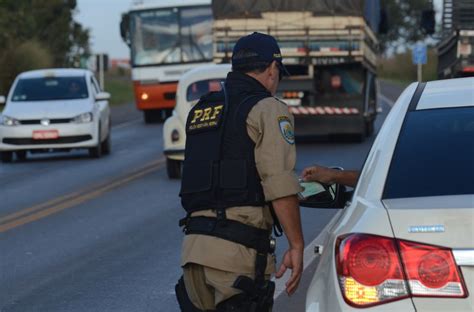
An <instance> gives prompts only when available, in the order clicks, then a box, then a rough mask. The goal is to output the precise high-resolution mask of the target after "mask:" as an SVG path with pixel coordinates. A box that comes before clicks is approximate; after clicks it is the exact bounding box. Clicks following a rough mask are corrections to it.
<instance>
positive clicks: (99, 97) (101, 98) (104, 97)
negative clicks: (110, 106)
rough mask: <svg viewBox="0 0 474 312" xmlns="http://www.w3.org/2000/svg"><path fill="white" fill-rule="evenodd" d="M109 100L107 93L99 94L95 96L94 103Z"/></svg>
mask: <svg viewBox="0 0 474 312" xmlns="http://www.w3.org/2000/svg"><path fill="white" fill-rule="evenodd" d="M108 99H110V93H108V92H99V93H97V94H96V95H95V100H96V101H106V100H108Z"/></svg>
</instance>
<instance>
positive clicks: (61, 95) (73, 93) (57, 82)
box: [12, 77, 89, 102]
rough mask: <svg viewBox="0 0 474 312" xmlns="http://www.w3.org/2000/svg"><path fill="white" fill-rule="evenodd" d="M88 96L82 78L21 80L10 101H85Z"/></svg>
mask: <svg viewBox="0 0 474 312" xmlns="http://www.w3.org/2000/svg"><path fill="white" fill-rule="evenodd" d="M88 96H89V93H88V91H87V86H86V81H85V79H84V77H45V78H23V79H20V80H19V81H18V83H17V85H16V87H15V90H14V91H13V95H12V101H13V102H25V101H46V100H68V99H85V98H87V97H88Z"/></svg>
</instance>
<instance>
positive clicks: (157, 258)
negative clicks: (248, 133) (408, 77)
mask: <svg viewBox="0 0 474 312" xmlns="http://www.w3.org/2000/svg"><path fill="white" fill-rule="evenodd" d="M400 91H401V88H400V87H398V86H393V85H389V84H385V83H381V94H382V96H381V101H380V103H381V107H382V109H383V111H382V113H381V114H380V115H379V118H378V119H377V129H379V127H380V124H381V123H382V121H383V119H384V118H385V115H386V113H387V112H388V111H389V109H390V106H389V104H391V103H390V102H391V100H393V99H394V98H396V96H398V94H399V92H400ZM113 123H114V126H113V132H112V140H113V142H112V144H113V145H112V148H113V150H112V154H111V155H110V156H106V157H103V158H101V159H89V158H88V157H87V153H86V152H81V151H78V152H73V153H61V154H54V155H35V156H34V157H31V158H30V159H28V160H27V161H26V162H17V163H13V164H0V312H7V311H22V312H23V311H25V312H27V311H178V308H177V305H176V301H175V296H174V285H175V282H176V280H177V279H178V278H179V276H180V274H181V273H180V267H179V252H180V245H181V240H182V233H181V231H180V229H179V228H178V226H177V220H178V219H179V218H180V217H182V216H183V210H182V208H181V206H180V203H179V200H178V190H179V181H170V180H168V178H167V176H166V172H165V170H164V159H163V155H162V126H161V125H145V124H144V123H143V121H142V118H141V114H140V113H138V112H136V111H135V110H134V108H133V106H132V105H129V106H123V107H120V108H115V109H114V115H113ZM374 137H375V136H373V137H371V138H370V139H369V140H366V141H365V142H364V143H360V144H358V143H349V142H348V143H335V142H318V143H305V144H299V145H298V147H297V151H298V162H297V168H296V170H297V171H298V172H301V170H302V169H303V168H304V167H305V166H308V165H310V164H313V163H319V164H322V165H338V166H342V167H344V168H354V169H357V168H360V167H361V166H362V164H363V162H364V159H365V157H366V154H367V152H368V149H369V148H370V146H371V144H372V141H373V139H374ZM334 213H335V211H332V210H325V209H302V215H303V218H302V220H303V228H304V235H305V241H306V243H307V244H310V243H311V241H313V239H314V238H315V237H317V235H318V234H319V232H320V231H321V230H322V229H323V228H324V226H325V225H326V223H327V222H328V221H329V220H330V219H331V217H332V216H333V215H334ZM286 246H287V244H286V241H285V239H284V238H281V239H279V240H278V247H277V248H278V251H277V254H278V259H280V257H281V254H282V252H283V251H284V250H285V248H286ZM316 265H317V261H313V262H311V264H310V265H309V266H308V268H307V269H306V271H305V273H304V276H305V277H304V280H303V282H302V284H301V286H300V289H299V290H298V292H297V293H296V294H295V295H294V296H293V297H291V298H288V297H287V296H286V295H285V294H284V293H283V294H282V295H281V296H279V297H278V298H277V300H276V307H275V310H276V311H303V310H304V294H305V292H306V288H307V286H308V283H309V281H310V278H311V272H312V271H314V268H315V267H316Z"/></svg>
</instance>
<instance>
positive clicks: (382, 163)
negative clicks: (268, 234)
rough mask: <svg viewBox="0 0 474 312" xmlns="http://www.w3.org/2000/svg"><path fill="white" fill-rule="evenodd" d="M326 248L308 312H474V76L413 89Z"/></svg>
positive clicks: (398, 106)
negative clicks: (362, 311) (363, 311)
mask: <svg viewBox="0 0 474 312" xmlns="http://www.w3.org/2000/svg"><path fill="white" fill-rule="evenodd" d="M338 196H344V195H343V193H342V192H341V193H340V194H339V195H338ZM336 197H337V196H336ZM336 202H344V201H340V200H338V198H336V201H335V202H334V203H336ZM323 204H324V203H323V201H321V200H320V199H318V198H317V197H314V198H310V199H309V200H308V201H306V202H303V203H302V206H313V207H322V205H323ZM343 205H344V204H342V205H341V204H340V205H339V207H337V204H335V206H336V207H334V208H343V207H342V206H343ZM319 240H320V242H319V243H320V244H321V246H320V247H322V248H318V249H319V250H322V252H321V255H320V257H319V259H318V260H319V263H318V266H317V269H316V271H315V273H314V276H313V279H312V282H311V284H310V287H309V289H308V291H307V294H306V311H307V312H320V311H330V312H337V311H361V310H363V308H366V309H365V310H366V311H369V310H370V311H405V312H406V311H418V312H420V311H456V312H461V311H466V312H468V311H474V300H473V297H472V296H473V293H474V78H461V79H451V80H443V81H432V82H428V83H413V84H411V85H410V86H409V87H408V88H406V90H405V91H404V92H403V93H402V94H401V96H400V97H399V99H398V100H397V102H396V103H395V105H394V106H393V108H392V110H391V112H390V113H389V115H388V117H387V119H386V120H385V123H384V125H383V127H382V129H381V130H380V132H379V134H378V136H377V138H376V140H375V142H374V144H373V146H372V148H371V150H370V152H369V154H368V157H367V159H366V162H365V165H364V167H363V170H362V172H361V174H360V178H359V182H358V184H357V187H356V188H355V190H354V192H353V195H352V199H351V200H350V202H348V203H347V204H346V206H345V207H344V208H343V209H341V210H339V211H338V213H337V214H336V216H335V217H334V219H333V220H332V221H331V222H330V224H328V226H327V227H326V228H325V229H324V230H323V232H322V234H321V236H320V237H319ZM319 243H318V244H319Z"/></svg>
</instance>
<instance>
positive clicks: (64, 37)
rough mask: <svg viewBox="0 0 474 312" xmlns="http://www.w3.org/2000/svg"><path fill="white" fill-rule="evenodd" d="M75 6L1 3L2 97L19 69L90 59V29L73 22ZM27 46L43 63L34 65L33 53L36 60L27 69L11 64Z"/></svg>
mask: <svg viewBox="0 0 474 312" xmlns="http://www.w3.org/2000/svg"><path fill="white" fill-rule="evenodd" d="M76 5H77V3H76V0H48V1H44V0H0V42H1V43H2V46H3V47H4V48H2V49H0V68H2V72H3V74H0V88H2V86H3V90H1V89H0V91H1V92H2V94H4V93H5V92H6V91H7V90H5V88H7V87H6V86H8V85H9V84H10V83H11V77H12V76H15V75H16V74H18V72H17V71H18V70H22V71H24V70H28V69H35V68H42V67H44V66H55V67H69V66H73V65H74V64H75V61H76V60H77V59H78V58H80V57H81V56H89V54H90V49H89V30H88V29H84V28H83V27H82V25H80V24H79V23H77V22H75V21H74V18H73V17H74V14H75V12H76ZM27 43H28V44H27ZM25 44H26V45H25ZM25 46H26V47H28V46H34V47H36V49H37V50H38V51H39V52H38V53H39V54H41V55H40V56H41V60H40V61H38V62H37V63H35V60H34V59H35V57H34V53H35V52H34V51H31V52H30V53H29V55H30V57H33V60H31V61H29V62H22V64H23V65H25V66H26V65H27V66H26V68H25V66H17V65H16V64H13V62H12V55H14V54H15V53H16V51H17V50H18V48H19V47H23V49H25V48H24V47H25ZM45 55H49V56H45ZM7 56H8V57H7ZM14 59H16V58H14ZM46 59H49V60H50V61H45V60H46ZM48 64H50V65H48Z"/></svg>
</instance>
